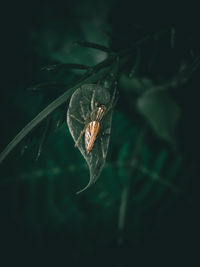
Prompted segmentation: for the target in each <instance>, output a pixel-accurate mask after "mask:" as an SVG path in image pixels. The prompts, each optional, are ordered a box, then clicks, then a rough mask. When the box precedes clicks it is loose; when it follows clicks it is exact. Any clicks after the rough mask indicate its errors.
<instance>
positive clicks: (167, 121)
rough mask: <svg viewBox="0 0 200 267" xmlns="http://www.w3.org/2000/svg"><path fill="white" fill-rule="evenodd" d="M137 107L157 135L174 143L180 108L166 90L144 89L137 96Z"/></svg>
mask: <svg viewBox="0 0 200 267" xmlns="http://www.w3.org/2000/svg"><path fill="white" fill-rule="evenodd" d="M137 107H138V110H139V111H140V113H141V114H142V115H143V116H144V117H145V118H146V120H147V121H148V122H149V124H150V125H151V127H152V129H153V130H154V132H155V134H156V135H157V136H158V137H160V138H162V139H164V140H165V141H167V142H169V143H172V144H174V143H175V130H176V124H177V120H178V118H179V116H180V109H179V106H178V105H177V104H176V102H175V101H174V100H173V98H172V97H171V96H170V95H169V93H168V92H167V91H166V90H153V89H152V90H148V91H146V92H145V93H143V94H142V95H141V96H140V97H139V99H138V101H137Z"/></svg>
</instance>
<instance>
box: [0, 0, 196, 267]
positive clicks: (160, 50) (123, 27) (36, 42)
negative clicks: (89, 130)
mask: <svg viewBox="0 0 200 267" xmlns="http://www.w3.org/2000/svg"><path fill="white" fill-rule="evenodd" d="M182 5H183V6H182V8H181V10H180V7H179V6H176V5H175V4H173V7H170V6H164V4H161V5H160V6H157V7H156V8H155V9H154V7H153V6H151V4H150V5H149V4H147V6H146V5H145V8H143V6H142V4H140V3H135V2H131V1H127V0H126V1H123V2H122V1H112V0H110V1H100V0H99V1H92V0H87V1H81V0H79V1H65V2H63V3H61V4H59V3H53V2H52V3H50V2H49V3H48V2H47V1H43V2H41V3H36V2H33V1H30V2H29V3H23V4H22V5H20V4H18V3H13V5H12V9H11V8H10V7H9V6H8V7H5V8H6V10H7V12H5V16H4V17H3V20H4V25H5V27H4V31H5V40H6V42H5V47H4V48H3V50H2V51H3V52H4V51H5V52H4V55H3V56H4V57H3V59H2V60H3V61H2V66H3V69H4V70H3V71H4V72H3V75H2V80H1V85H2V86H1V88H2V94H1V113H0V114H1V141H2V144H1V146H0V148H1V151H3V149H4V148H5V147H6V145H7V144H8V143H9V142H10V141H11V140H12V138H13V137H14V136H15V135H16V134H17V132H19V131H20V129H22V128H23V127H24V126H25V125H26V124H27V123H28V122H29V121H30V120H31V119H33V118H34V117H35V116H36V115H37V114H38V112H39V111H41V110H43V109H45V108H46V106H48V105H51V104H52V103H55V102H53V101H55V99H58V98H59V99H61V102H60V105H59V106H56V108H54V109H52V112H50V113H48V114H46V115H45V118H44V119H43V120H41V122H40V123H37V124H36V125H35V127H33V128H32V129H31V131H29V132H28V134H27V135H25V136H24V138H23V140H21V142H20V144H19V145H18V146H17V147H16V148H15V150H13V151H12V152H11V153H10V154H9V156H8V157H7V158H6V159H5V160H4V162H3V163H2V164H1V166H0V168H1V169H0V171H1V183H0V187H1V193H0V198H1V200H0V203H1V205H0V207H1V223H0V229H1V245H2V250H1V252H2V257H1V262H2V264H1V266H6V265H5V264H4V258H5V259H6V263H7V266H13V262H15V264H16V263H20V264H21V265H22V264H24V265H26V266H32V265H34V266H35V265H36V264H37V265H39V266H40V265H41V266H42V265H43V266H46V265H47V264H48V265H49V264H51V263H52V264H54V265H56V266H79V265H81V264H82V265H83V266H84V265H87V266H94V265H95V266H132V265H136V266H143V265H144V266H146V265H147V264H148V265H152V264H156V263H157V264H159V266H175V265H176V266H180V265H181V266H182V264H183V265H184V264H186V265H187V266H192V265H193V262H195V261H197V260H198V245H197V242H198V239H199V218H198V209H199V173H200V170H199V136H200V132H199V128H198V121H199V103H198V102H199V97H198V96H199V62H200V61H199V55H200V51H199V47H200V46H199V45H200V38H199V36H198V30H199V29H198V28H199V20H198V15H197V14H196V11H195V9H194V8H193V9H192V10H191V8H190V7H188V6H187V7H185V6H184V4H182ZM190 11H192V12H191V14H192V15H191V16H190ZM177 14H179V19H178V20H177ZM188 17H189V18H190V19H187V20H186V19H185V18H188ZM150 22H151V23H150ZM75 42H76V44H74V43H75ZM97 44H99V46H97ZM91 45H93V46H96V48H97V49H94V48H95V47H93V48H91ZM105 47H107V48H108V51H106V52H105V49H104V48H105ZM110 51H112V52H110ZM102 62H103V63H102ZM72 64H73V65H72ZM76 64H78V65H76ZM45 66H48V67H45ZM49 66H51V67H49ZM52 66H53V67H52ZM74 67H75V68H74ZM41 69H42V70H41ZM111 72H112V73H114V74H115V77H116V79H117V81H118V91H119V100H118V103H117V105H116V107H115V110H114V113H113V121H112V130H111V136H110V145H109V149H108V155H107V159H106V163H105V166H104V169H103V171H102V174H101V177H100V179H99V180H98V182H97V183H96V184H95V185H94V186H92V187H91V188H89V189H88V190H87V191H85V192H84V193H82V194H80V195H78V196H77V195H75V192H76V191H77V190H79V189H80V188H82V187H84V185H85V184H86V183H87V181H88V177H89V171H88V168H87V165H86V163H85V161H84V159H83V158H82V156H81V154H80V153H79V151H78V150H77V149H76V148H74V143H73V140H72V138H71V136H70V133H69V130H68V128H67V124H66V122H65V118H66V110H67V108H68V104H69V100H70V96H71V95H72V93H73V92H74V90H75V89H76V86H77V84H78V85H79V84H80V83H83V84H85V83H86V84H87V83H95V82H98V81H99V80H100V82H101V83H108V84H109V82H110V80H109V77H110V76H109V74H110V73H111ZM34 84H36V85H34ZM25 88H29V90H26V89H25ZM30 89H31V90H30ZM63 94H65V97H66V96H67V97H66V98H65V99H63V98H62V97H61V98H60V96H62V95H63ZM51 107H52V106H51ZM36 159H37V160H36Z"/></svg>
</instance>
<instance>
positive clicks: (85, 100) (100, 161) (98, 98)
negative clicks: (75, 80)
mask: <svg viewBox="0 0 200 267" xmlns="http://www.w3.org/2000/svg"><path fill="white" fill-rule="evenodd" d="M93 93H94V102H97V103H98V105H101V104H104V105H105V106H106V107H109V104H110V101H111V97H110V93H109V92H108V90H107V89H105V88H104V87H102V86H100V85H94V84H87V85H84V86H81V87H80V88H78V89H77V90H76V91H75V92H74V93H73V95H72V97H71V100H70V104H69V108H68V111H67V124H68V127H69V130H70V133H71V135H72V137H73V139H74V141H75V142H76V141H77V139H78V138H79V136H80V133H81V131H82V130H83V129H84V127H85V125H84V124H82V123H81V122H80V121H84V120H83V117H82V109H81V105H80V102H82V107H83V112H84V115H85V116H86V114H87V115H88V114H90V112H91V99H92V96H93ZM75 118H77V119H78V120H80V121H78V120H77V119H75ZM111 121H112V108H111V109H110V110H109V111H108V113H107V114H105V117H103V119H102V121H101V122H100V132H99V134H98V136H97V139H96V141H95V143H94V147H93V149H92V151H91V152H90V153H89V154H87V153H86V149H85V133H84V134H83V135H82V137H81V139H80V142H79V143H78V145H77V147H78V149H79V150H80V152H81V154H82V155H83V157H84V158H85V160H86V162H87V164H88V167H89V170H90V180H89V183H88V184H87V186H86V187H85V188H83V189H82V190H80V191H79V192H77V193H80V192H83V191H84V190H85V189H87V188H89V187H90V186H91V185H92V184H94V183H95V182H96V181H97V179H98V178H99V176H100V173H101V171H102V168H103V166H104V163H105V158H106V154H107V151H108V144H109V139H110V132H111ZM101 140H102V141H101ZM102 147H103V149H102ZM103 152H104V153H103ZM103 154H104V155H103Z"/></svg>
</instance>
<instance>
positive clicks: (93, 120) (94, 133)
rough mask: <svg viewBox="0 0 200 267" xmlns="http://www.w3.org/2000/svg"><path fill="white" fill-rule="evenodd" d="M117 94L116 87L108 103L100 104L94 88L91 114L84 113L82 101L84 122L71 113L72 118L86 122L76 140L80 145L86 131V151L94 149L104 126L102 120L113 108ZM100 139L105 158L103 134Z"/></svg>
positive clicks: (81, 107)
mask: <svg viewBox="0 0 200 267" xmlns="http://www.w3.org/2000/svg"><path fill="white" fill-rule="evenodd" d="M115 95H116V89H115V90H114V93H113V96H112V99H111V100H110V102H109V103H108V105H104V104H99V103H97V102H95V90H94V92H93V94H92V98H91V111H90V112H89V114H86V115H85V114H84V109H83V103H82V101H80V109H81V115H82V117H83V119H84V122H83V121H81V120H80V119H78V118H76V117H75V116H74V115H72V114H70V116H71V117H72V118H74V119H75V120H76V121H78V122H80V123H82V124H85V127H84V128H83V130H82V131H81V132H80V135H79V137H78V139H77V140H76V142H75V147H76V146H78V144H79V142H80V140H81V138H82V136H83V134H84V133H85V150H86V153H87V154H89V153H90V152H91V151H92V149H93V147H94V145H95V142H96V139H97V137H98V135H99V132H100V130H101V129H102V127H101V126H102V120H103V118H104V116H105V115H106V114H107V113H108V111H110V109H112V108H113V106H114V102H115ZM102 133H103V132H102ZM103 134H104V133H103ZM100 140H101V148H102V155H103V158H105V152H104V147H103V139H102V136H101V137H100Z"/></svg>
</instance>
